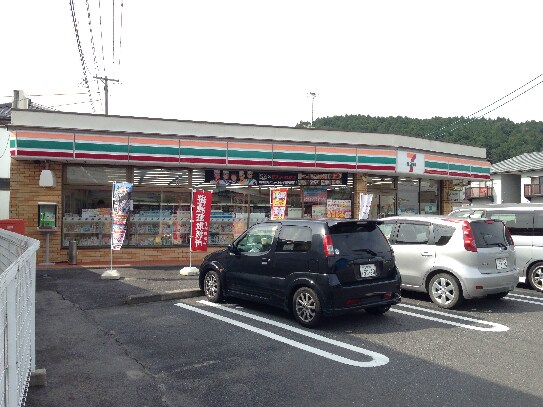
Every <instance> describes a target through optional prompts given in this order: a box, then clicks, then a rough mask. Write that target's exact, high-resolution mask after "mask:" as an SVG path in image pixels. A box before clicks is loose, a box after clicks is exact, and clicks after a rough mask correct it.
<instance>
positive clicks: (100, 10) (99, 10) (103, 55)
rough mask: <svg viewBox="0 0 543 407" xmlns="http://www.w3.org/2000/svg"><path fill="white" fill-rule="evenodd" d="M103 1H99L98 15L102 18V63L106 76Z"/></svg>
mask: <svg viewBox="0 0 543 407" xmlns="http://www.w3.org/2000/svg"><path fill="white" fill-rule="evenodd" d="M101 3H102V0H98V15H99V16H100V44H101V46H102V63H103V66H102V67H103V68H104V75H105V74H106V54H105V53H104V33H103V31H104V30H103V29H102V5H101Z"/></svg>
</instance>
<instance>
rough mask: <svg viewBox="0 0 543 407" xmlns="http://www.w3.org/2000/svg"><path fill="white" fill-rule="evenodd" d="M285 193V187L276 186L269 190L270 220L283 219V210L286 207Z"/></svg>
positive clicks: (286, 191) (284, 210) (286, 190)
mask: <svg viewBox="0 0 543 407" xmlns="http://www.w3.org/2000/svg"><path fill="white" fill-rule="evenodd" d="M287 193H288V189H287V188H276V189H271V190H270V201H271V215H270V219H271V220H282V219H285V212H286V208H287Z"/></svg>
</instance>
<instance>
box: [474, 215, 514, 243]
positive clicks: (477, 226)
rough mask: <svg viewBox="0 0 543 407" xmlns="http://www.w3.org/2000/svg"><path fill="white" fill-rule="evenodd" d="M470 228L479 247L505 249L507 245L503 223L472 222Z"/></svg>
mask: <svg viewBox="0 0 543 407" xmlns="http://www.w3.org/2000/svg"><path fill="white" fill-rule="evenodd" d="M470 226H471V229H472V230H473V234H474V236H475V244H476V245H477V247H479V248H485V247H503V246H504V245H507V241H506V238H505V227H504V225H503V223H502V222H496V221H479V222H471V223H470Z"/></svg>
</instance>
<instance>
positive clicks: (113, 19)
mask: <svg viewBox="0 0 543 407" xmlns="http://www.w3.org/2000/svg"><path fill="white" fill-rule="evenodd" d="M112 11H113V18H112V23H113V28H112V29H113V35H112V38H113V43H112V47H113V63H115V0H113V10H112Z"/></svg>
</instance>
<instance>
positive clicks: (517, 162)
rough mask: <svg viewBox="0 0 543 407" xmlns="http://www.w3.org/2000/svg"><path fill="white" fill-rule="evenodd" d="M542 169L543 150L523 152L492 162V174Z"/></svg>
mask: <svg viewBox="0 0 543 407" xmlns="http://www.w3.org/2000/svg"><path fill="white" fill-rule="evenodd" d="M542 170H543V152H539V151H535V152H533V153H524V154H521V155H517V156H516V157H513V158H509V159H507V160H503V161H500V162H499V163H496V164H493V165H492V167H491V169H490V172H491V173H492V174H502V173H517V172H529V171H542Z"/></svg>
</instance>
